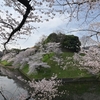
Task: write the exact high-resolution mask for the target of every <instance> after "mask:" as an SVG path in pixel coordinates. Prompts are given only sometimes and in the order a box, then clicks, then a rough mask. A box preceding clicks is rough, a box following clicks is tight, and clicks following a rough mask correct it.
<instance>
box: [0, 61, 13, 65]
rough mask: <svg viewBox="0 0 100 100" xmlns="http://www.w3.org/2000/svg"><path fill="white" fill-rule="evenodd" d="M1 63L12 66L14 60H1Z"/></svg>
mask: <svg viewBox="0 0 100 100" xmlns="http://www.w3.org/2000/svg"><path fill="white" fill-rule="evenodd" d="M0 63H1V64H2V65H4V66H12V62H7V61H6V60H4V61H0Z"/></svg>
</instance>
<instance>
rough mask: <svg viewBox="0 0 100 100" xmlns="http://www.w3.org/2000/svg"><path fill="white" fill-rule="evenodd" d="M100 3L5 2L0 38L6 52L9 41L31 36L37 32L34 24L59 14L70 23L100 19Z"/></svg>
mask: <svg viewBox="0 0 100 100" xmlns="http://www.w3.org/2000/svg"><path fill="white" fill-rule="evenodd" d="M99 4H100V1H99V0H39V1H37V0H24V1H22V0H4V1H3V3H2V5H1V6H2V7H4V9H1V10H0V15H1V16H0V26H1V27H0V30H1V35H0V38H1V39H2V40H3V44H4V47H5V49H6V44H7V43H8V42H10V40H15V37H16V38H21V35H29V34H31V33H32V31H33V29H36V27H35V26H33V25H32V23H33V22H34V23H36V22H43V21H49V19H50V18H51V19H53V18H54V16H55V15H58V14H64V15H65V18H69V22H70V21H72V20H73V19H77V20H83V22H85V23H89V22H91V21H94V20H95V19H98V18H99V15H100V13H99V12H100V11H99V10H100V8H99ZM5 6H6V9H5ZM8 9H11V11H12V12H10V11H9V10H8ZM13 12H15V13H16V16H15V15H14V14H13ZM2 16H4V17H2ZM91 16H92V17H91ZM96 34H99V31H97V32H96ZM11 42H12V41H11Z"/></svg>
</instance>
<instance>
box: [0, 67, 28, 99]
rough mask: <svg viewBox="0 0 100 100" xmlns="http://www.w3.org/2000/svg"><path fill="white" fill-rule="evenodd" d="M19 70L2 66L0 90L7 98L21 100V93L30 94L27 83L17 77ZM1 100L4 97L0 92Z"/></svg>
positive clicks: (0, 70)
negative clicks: (15, 70) (11, 69)
mask: <svg viewBox="0 0 100 100" xmlns="http://www.w3.org/2000/svg"><path fill="white" fill-rule="evenodd" d="M19 75H20V74H19V73H18V72H14V71H10V70H8V69H4V68H2V67H0V91H1V92H2V94H3V95H4V96H5V97H6V99H7V100H19V96H20V95H28V91H27V87H26V84H25V83H23V82H21V81H20V80H18V79H17V78H16V76H19ZM0 100H4V97H3V96H2V95H1V93H0Z"/></svg>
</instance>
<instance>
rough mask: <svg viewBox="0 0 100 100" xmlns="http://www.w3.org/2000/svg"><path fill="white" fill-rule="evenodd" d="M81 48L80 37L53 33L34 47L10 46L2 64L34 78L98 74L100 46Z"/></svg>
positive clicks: (99, 69)
mask: <svg viewBox="0 0 100 100" xmlns="http://www.w3.org/2000/svg"><path fill="white" fill-rule="evenodd" d="M54 36H55V37H56V38H55V37H54ZM69 38H70V39H69ZM73 43H74V45H73ZM73 50H74V51H73ZM79 50H80V42H79V40H78V37H76V36H73V35H69V36H68V35H64V34H58V35H57V34H55V33H52V34H50V35H49V36H48V37H47V38H46V39H42V41H40V42H38V43H37V44H36V45H35V46H34V47H32V48H27V49H24V50H18V49H12V50H10V51H9V52H8V53H7V54H6V55H4V56H3V57H2V59H1V64H3V65H4V66H12V68H13V69H19V70H20V71H21V72H22V73H23V74H24V75H26V76H28V77H29V78H31V79H33V78H35V79H41V78H50V77H51V76H52V75H57V77H58V78H80V77H90V76H91V75H93V74H95V75H96V74H98V73H99V71H100V67H99V65H100V62H99V61H100V59H99V58H100V53H99V51H100V48H98V47H90V48H89V49H86V50H85V49H81V50H80V51H79ZM78 51H79V52H78ZM10 68H11V67H10Z"/></svg>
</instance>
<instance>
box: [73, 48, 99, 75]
mask: <svg viewBox="0 0 100 100" xmlns="http://www.w3.org/2000/svg"><path fill="white" fill-rule="evenodd" d="M81 54H84V55H83V56H82V55H81ZM73 58H74V60H75V61H78V62H79V65H81V66H82V67H81V68H83V69H87V70H88V71H89V72H90V73H92V74H98V72H100V48H98V47H90V48H89V49H87V50H84V49H82V50H81V52H80V53H75V54H74V56H73Z"/></svg>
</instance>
